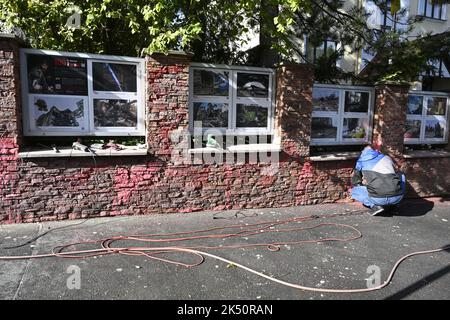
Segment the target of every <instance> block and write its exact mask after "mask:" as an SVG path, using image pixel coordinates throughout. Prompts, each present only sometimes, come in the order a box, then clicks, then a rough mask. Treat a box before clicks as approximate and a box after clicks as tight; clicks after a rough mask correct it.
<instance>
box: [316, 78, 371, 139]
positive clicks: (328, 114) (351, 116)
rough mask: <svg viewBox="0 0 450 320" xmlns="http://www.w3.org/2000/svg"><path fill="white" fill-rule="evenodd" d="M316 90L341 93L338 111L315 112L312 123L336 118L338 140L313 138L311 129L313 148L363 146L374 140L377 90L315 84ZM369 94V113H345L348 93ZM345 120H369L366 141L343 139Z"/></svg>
mask: <svg viewBox="0 0 450 320" xmlns="http://www.w3.org/2000/svg"><path fill="white" fill-rule="evenodd" d="M314 88H323V89H332V90H336V91H338V92H339V102H338V111H337V112H334V111H314V109H313V110H312V112H311V123H312V119H313V118H334V119H337V123H338V127H337V131H336V139H332V138H313V137H312V128H311V140H310V145H311V146H331V145H336V146H339V145H361V144H364V143H367V142H369V141H371V140H372V130H373V112H374V111H373V110H374V105H375V89H374V88H373V87H365V86H348V85H332V84H319V83H315V84H314V86H313V90H314ZM347 91H348V92H367V93H368V94H369V100H368V102H369V105H368V110H367V113H362V112H345V93H346V92H347ZM344 119H367V120H368V124H369V126H368V130H367V131H368V132H367V138H366V139H357V138H343V137H342V134H343V126H344Z"/></svg>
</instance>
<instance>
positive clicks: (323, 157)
mask: <svg viewBox="0 0 450 320" xmlns="http://www.w3.org/2000/svg"><path fill="white" fill-rule="evenodd" d="M360 153H361V152H356V151H355V152H323V153H317V154H315V155H313V156H310V157H309V160H311V161H341V160H355V159H358V157H359V155H360Z"/></svg>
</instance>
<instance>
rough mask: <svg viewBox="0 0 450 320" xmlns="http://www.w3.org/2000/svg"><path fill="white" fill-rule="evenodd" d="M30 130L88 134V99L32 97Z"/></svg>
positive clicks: (29, 104)
mask: <svg viewBox="0 0 450 320" xmlns="http://www.w3.org/2000/svg"><path fill="white" fill-rule="evenodd" d="M28 108H29V110H28V111H29V115H30V117H29V119H30V129H31V130H32V131H35V130H38V131H39V130H43V131H44V130H45V131H49V132H58V131H61V132H67V131H74V132H88V126H87V123H88V122H87V117H88V115H87V98H86V97H73V96H51V95H30V96H29V99H28Z"/></svg>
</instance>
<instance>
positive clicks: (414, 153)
mask: <svg viewBox="0 0 450 320" xmlns="http://www.w3.org/2000/svg"><path fill="white" fill-rule="evenodd" d="M403 157H404V158H405V159H417V158H448V157H450V151H446V150H411V151H407V152H405V153H404V154H403Z"/></svg>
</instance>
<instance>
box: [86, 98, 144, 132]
mask: <svg viewBox="0 0 450 320" xmlns="http://www.w3.org/2000/svg"><path fill="white" fill-rule="evenodd" d="M94 125H95V126H96V127H136V126H137V100H118V99H94Z"/></svg>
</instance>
